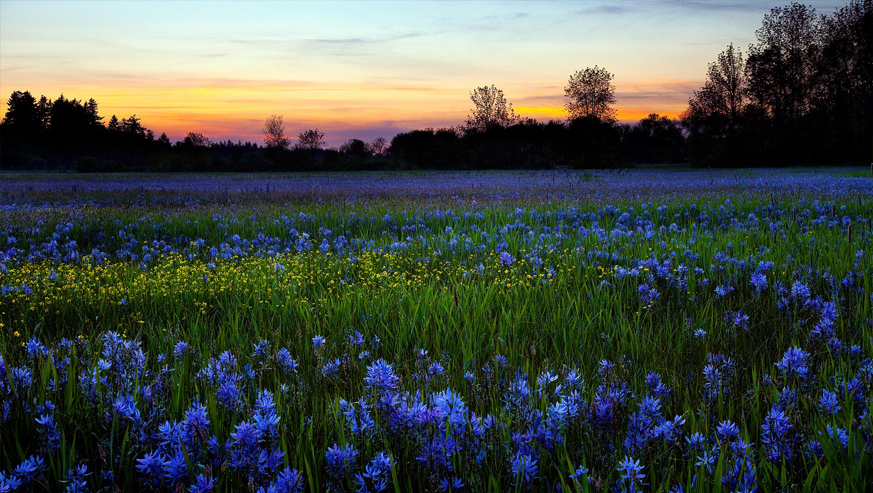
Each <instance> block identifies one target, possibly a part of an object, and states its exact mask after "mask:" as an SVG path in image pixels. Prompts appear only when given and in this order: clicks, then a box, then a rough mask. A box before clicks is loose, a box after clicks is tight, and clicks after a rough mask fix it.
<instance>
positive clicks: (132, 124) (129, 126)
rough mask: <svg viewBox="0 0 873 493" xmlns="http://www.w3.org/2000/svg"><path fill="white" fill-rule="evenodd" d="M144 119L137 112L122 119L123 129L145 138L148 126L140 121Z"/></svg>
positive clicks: (125, 131) (129, 133)
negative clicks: (137, 115) (138, 116)
mask: <svg viewBox="0 0 873 493" xmlns="http://www.w3.org/2000/svg"><path fill="white" fill-rule="evenodd" d="M141 120H142V119H141V118H137V117H136V113H134V114H133V115H130V116H129V117H127V118H125V119H123V120H121V131H122V132H124V133H126V134H128V135H133V136H136V137H142V138H145V136H146V128H145V127H143V126H142V124H141V123H140V121H141Z"/></svg>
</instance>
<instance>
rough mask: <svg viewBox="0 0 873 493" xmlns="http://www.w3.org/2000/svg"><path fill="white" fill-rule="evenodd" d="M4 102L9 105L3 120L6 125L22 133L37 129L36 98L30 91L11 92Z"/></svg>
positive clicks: (33, 131) (38, 122)
mask: <svg viewBox="0 0 873 493" xmlns="http://www.w3.org/2000/svg"><path fill="white" fill-rule="evenodd" d="M6 104H7V105H9V109H8V110H7V111H6V118H5V120H4V123H5V126H6V127H8V128H9V129H11V130H15V131H17V132H22V133H35V132H36V131H37V130H38V129H39V126H40V121H39V115H38V114H37V108H36V99H35V98H34V97H33V96H32V95H31V94H30V91H24V92H21V91H15V92H13V93H12V95H11V96H9V100H8V101H7V102H6Z"/></svg>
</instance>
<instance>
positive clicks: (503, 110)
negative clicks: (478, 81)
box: [466, 84, 518, 131]
mask: <svg viewBox="0 0 873 493" xmlns="http://www.w3.org/2000/svg"><path fill="white" fill-rule="evenodd" d="M470 100H471V101H473V108H472V109H471V110H470V115H468V116H467V122H466V123H467V127H466V128H467V129H468V130H478V131H484V130H485V129H487V128H488V127H491V126H494V125H497V126H501V127H507V126H509V125H512V124H514V123H515V122H517V121H518V117H517V116H516V114H515V110H513V109H512V103H509V102H507V101H506V96H504V95H503V91H502V90H500V89H498V88H496V87H495V86H494V85H493V84H492V85H491V86H490V87H489V86H482V87H477V88H476V89H474V90H473V91H471V92H470Z"/></svg>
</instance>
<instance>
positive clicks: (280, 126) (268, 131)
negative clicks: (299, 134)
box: [263, 115, 290, 150]
mask: <svg viewBox="0 0 873 493" xmlns="http://www.w3.org/2000/svg"><path fill="white" fill-rule="evenodd" d="M263 131H264V144H266V146H267V148H268V149H281V150H285V149H287V148H288V144H289V143H290V140H289V139H288V137H286V136H285V123H284V122H283V121H282V115H272V116H270V117H268V118H267V121H266V122H264V130H263Z"/></svg>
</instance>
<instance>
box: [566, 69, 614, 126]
mask: <svg viewBox="0 0 873 493" xmlns="http://www.w3.org/2000/svg"><path fill="white" fill-rule="evenodd" d="M614 78H615V76H614V75H612V74H611V73H609V72H608V71H607V70H606V69H605V68H599V67H597V66H596V65H595V66H594V68H590V67H589V68H586V69H585V70H579V71H577V72H576V73H575V74H573V75H571V76H570V80H569V81H568V82H567V86H566V87H564V96H565V97H566V98H567V103H566V104H565V107H566V108H567V112H568V113H569V117H568V118H569V119H570V120H576V119H579V118H596V119H598V120H601V121H613V120H615V109H613V108H612V107H611V106H610V105H612V104H615V87H614V86H613V85H612V79H614Z"/></svg>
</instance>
